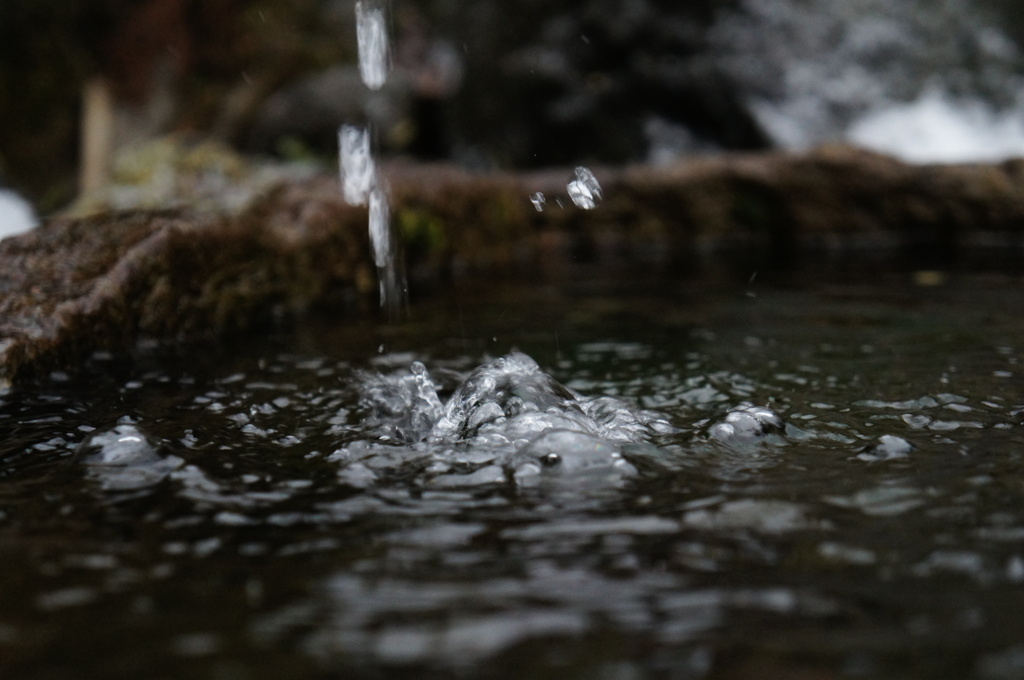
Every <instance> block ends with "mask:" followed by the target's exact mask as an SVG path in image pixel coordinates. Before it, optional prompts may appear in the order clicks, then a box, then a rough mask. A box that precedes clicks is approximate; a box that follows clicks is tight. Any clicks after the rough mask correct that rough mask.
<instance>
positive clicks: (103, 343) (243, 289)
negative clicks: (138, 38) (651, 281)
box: [0, 148, 1024, 382]
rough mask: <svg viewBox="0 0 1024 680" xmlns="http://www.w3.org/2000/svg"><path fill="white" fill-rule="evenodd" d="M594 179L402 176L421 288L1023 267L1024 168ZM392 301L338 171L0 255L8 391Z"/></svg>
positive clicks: (112, 219)
mask: <svg viewBox="0 0 1024 680" xmlns="http://www.w3.org/2000/svg"><path fill="white" fill-rule="evenodd" d="M595 171H596V174H597V177H598V179H599V180H600V182H601V184H602V187H603V191H604V200H603V202H602V203H601V204H600V205H599V206H598V207H597V209H595V210H590V211H585V210H580V209H577V208H575V207H574V206H573V205H572V203H571V201H570V200H569V198H568V197H567V195H566V192H565V185H566V182H567V181H568V180H569V179H570V178H571V171H569V170H553V171H546V172H544V173H534V174H529V175H511V174H488V175H479V174H473V173H470V172H467V171H464V170H460V169H456V168H452V167H446V166H419V165H405V164H397V165H392V166H390V167H389V168H388V169H387V172H386V175H387V178H388V184H389V186H390V191H391V196H392V204H393V208H392V210H393V215H392V217H393V220H394V222H395V224H396V226H397V228H398V230H399V232H400V233H401V234H402V238H403V241H404V244H405V248H406V251H407V256H408V265H409V268H410V271H411V272H412V273H413V276H412V277H411V278H412V280H413V282H414V285H415V282H416V281H427V280H434V279H438V278H442V277H451V276H463V277H467V278H471V277H473V276H474V275H484V276H488V277H491V276H494V275H495V274H496V273H498V272H501V271H511V270H520V271H521V270H522V268H523V267H533V266H536V265H538V264H541V263H545V264H547V265H549V266H554V267H558V266H560V265H559V263H563V264H564V263H565V262H567V261H568V260H569V259H570V258H575V259H580V258H581V257H582V258H591V259H596V260H607V261H613V260H617V261H622V260H629V259H634V260H637V261H641V262H644V263H655V264H657V265H658V266H661V267H664V268H667V269H671V270H672V271H674V272H677V271H678V268H679V266H680V265H688V266H693V269H694V271H699V270H700V268H701V266H707V264H708V263H719V262H723V261H724V262H730V263H733V264H734V265H735V263H736V262H741V263H743V266H747V264H748V260H749V259H750V258H751V257H752V256H751V253H754V259H756V260H757V261H759V262H760V263H761V264H762V265H767V266H775V267H783V268H790V269H799V268H801V267H805V268H811V267H812V266H818V267H821V266H825V267H834V266H836V265H837V263H838V264H839V265H842V266H847V267H850V268H855V269H856V268H861V267H862V266H863V265H864V263H865V262H868V261H871V262H872V263H873V266H879V265H878V263H879V262H880V261H881V262H883V265H882V266H886V267H893V266H897V267H903V268H929V269H949V268H956V267H963V266H976V265H978V262H979V260H978V259H977V258H981V257H982V256H984V255H985V254H986V253H987V254H988V255H993V254H996V255H997V256H998V257H999V258H1000V260H1001V262H1000V266H1011V267H1014V268H1016V269H1019V268H1020V263H1021V261H1022V260H1021V257H1022V255H1021V250H1020V247H1021V244H1022V243H1024V239H1022V235H1024V234H1022V227H1024V163H1022V162H1019V161H1014V162H1007V163H1003V164H998V165H962V166H909V165H905V164H903V163H900V162H898V161H896V160H893V159H891V158H888V157H885V156H880V155H876V154H871V153H866V152H861V151H856V150H853V149H848V148H830V149H822V150H819V151H816V152H814V153H810V154H806V155H797V156H793V155H786V154H758V155H746V156H719V157H711V158H705V159H697V160H693V161H691V162H688V163H683V164H679V165H676V166H672V167H667V168H650V167H636V168H626V169H600V168H597V169H595ZM537 191H541V192H544V193H545V194H546V196H547V198H548V202H547V204H546V208H545V210H544V211H543V212H538V211H536V210H535V209H534V207H533V206H532V205H531V203H530V200H529V196H530V195H531V194H532V193H533V192H537ZM559 202H560V203H561V207H559V205H558V203H559ZM744 258H746V259H744ZM982 265H983V266H987V265H984V263H982ZM735 266H739V265H735ZM375 289H376V285H375V272H374V269H373V265H372V263H371V259H370V252H369V245H368V238H367V235H366V211H365V210H364V209H356V208H351V207H349V206H347V205H345V204H344V202H343V201H342V199H341V196H340V192H339V189H338V183H337V179H336V178H334V177H330V176H321V177H315V178H313V179H310V180H304V181H292V182H287V183H285V184H282V185H280V186H279V187H277V188H276V189H274V190H272V191H270V192H268V193H265V194H262V195H261V196H260V197H259V198H257V199H256V200H254V201H253V202H252V204H250V206H249V207H248V208H247V209H245V210H243V211H242V212H241V213H237V214H234V215H230V216H226V215H222V216H214V215H211V214H205V213H204V214H196V213H192V212H188V211H163V212H136V213H117V214H105V215H99V216H95V217H90V218H86V219H77V220H76V219H59V220H54V221H51V222H49V223H47V224H45V225H43V226H42V227H40V228H39V229H37V230H36V231H34V232H31V233H28V234H25V235H22V236H18V237H13V238H9V239H6V240H4V241H2V242H0V379H2V380H3V381H5V382H12V381H17V380H19V379H22V378H24V377H27V376H30V375H33V374H36V373H38V372H39V371H42V370H48V369H53V368H58V367H60V368H68V367H74V366H75V365H76V363H77V362H79V361H80V360H81V359H82V357H84V356H86V355H87V354H88V353H89V352H91V351H94V350H97V349H118V348H123V347H127V346H130V345H131V344H132V343H134V342H136V341H137V339H138V338H140V337H146V336H149V337H156V338H160V339H171V340H173V339H178V338H195V337H199V336H217V335H219V334H222V333H226V332H231V331H238V330H244V329H251V328H253V327H256V326H259V325H261V324H266V323H268V322H270V321H272V320H274V319H281V318H289V317H293V316H295V315H298V314H301V313H303V312H304V311H305V310H307V309H309V308H311V307H329V308H332V309H339V308H348V309H352V308H353V307H354V306H358V305H367V303H372V301H373V294H372V293H373V291H374V290H375ZM367 306H369V305H367Z"/></svg>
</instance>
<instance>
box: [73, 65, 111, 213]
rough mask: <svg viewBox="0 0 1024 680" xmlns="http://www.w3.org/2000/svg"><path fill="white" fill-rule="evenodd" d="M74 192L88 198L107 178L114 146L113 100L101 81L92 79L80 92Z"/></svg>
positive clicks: (104, 81) (104, 82)
mask: <svg viewBox="0 0 1024 680" xmlns="http://www.w3.org/2000/svg"><path fill="white" fill-rule="evenodd" d="M81 144H82V146H81V161H80V165H79V174H78V191H79V193H80V194H89V193H92V192H95V191H97V190H99V189H101V188H102V187H103V186H104V185H105V184H106V183H107V181H108V179H109V178H110V163H111V156H112V155H113V151H114V149H113V146H114V100H113V96H112V95H111V92H110V85H109V84H108V83H107V81H106V80H105V79H104V78H93V79H91V80H89V81H87V82H86V83H85V87H83V88H82V140H81Z"/></svg>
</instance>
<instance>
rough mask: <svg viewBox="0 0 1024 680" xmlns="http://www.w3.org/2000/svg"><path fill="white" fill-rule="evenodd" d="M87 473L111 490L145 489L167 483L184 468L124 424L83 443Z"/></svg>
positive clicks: (182, 462)
mask: <svg viewBox="0 0 1024 680" xmlns="http://www.w3.org/2000/svg"><path fill="white" fill-rule="evenodd" d="M83 451H85V452H86V454H85V457H84V458H83V460H82V462H83V463H84V464H85V465H86V466H87V471H88V472H87V474H88V476H89V477H91V478H92V479H94V480H96V481H97V482H99V484H100V486H101V487H102V488H103V489H105V490H108V491H131V490H136V489H144V488H146V487H150V486H153V485H154V484H158V483H159V482H161V481H163V480H164V479H165V478H166V477H167V476H168V475H170V474H171V473H172V472H174V471H175V470H177V469H179V468H180V467H181V466H182V465H184V463H185V461H183V460H182V459H181V458H178V457H177V456H172V455H162V454H161V453H160V452H159V451H158V450H157V449H156V447H154V446H153V444H152V443H150V441H149V440H148V439H147V437H146V436H145V435H144V434H142V432H140V431H139V429H138V428H137V427H135V426H134V425H129V424H123V425H118V426H116V427H114V429H112V430H110V431H107V432H103V433H100V434H96V435H93V436H92V437H90V438H89V439H88V440H86V442H85V443H84V444H83Z"/></svg>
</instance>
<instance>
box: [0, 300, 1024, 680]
mask: <svg viewBox="0 0 1024 680" xmlns="http://www.w3.org/2000/svg"><path fill="white" fill-rule="evenodd" d="M1014 293H1015V291H1014V290H1013V288H1012V286H1010V285H1002V286H986V285H985V284H984V282H980V281H970V282H965V283H964V285H951V286H950V287H949V288H947V289H941V290H935V289H928V290H925V289H911V288H907V289H900V288H898V287H884V288H883V287H867V288H852V287H851V288H844V289H829V290H828V291H824V292H821V291H819V292H802V291H794V290H789V291H786V290H775V291H773V290H769V289H765V290H761V291H758V294H757V296H756V297H750V296H747V295H744V294H742V292H740V293H735V292H732V291H729V290H725V291H721V292H717V293H703V292H701V293H698V292H697V291H690V290H688V289H687V288H686V287H685V286H684V285H681V284H680V285H678V286H677V287H676V288H674V289H666V287H665V286H664V285H663V286H661V287H660V288H659V290H656V291H635V290H634V291H630V292H629V294H628V295H626V294H625V293H618V292H616V291H607V290H606V291H601V294H600V295H591V294H588V293H587V292H586V289H585V288H581V289H580V290H579V291H577V292H571V291H570V292H567V291H561V292H555V291H552V290H550V289H547V288H543V287H536V288H516V289H514V290H508V291H502V290H497V291H492V292H491V293H489V294H488V295H487V296H486V297H483V298H481V299H476V298H473V297H471V296H470V295H469V294H467V293H465V292H463V293H460V294H458V295H454V296H452V298H450V299H449V303H450V304H452V306H453V308H452V309H448V308H447V304H449V303H445V302H436V303H426V304H424V305H423V306H422V307H420V308H419V312H418V318H414V319H412V320H410V321H408V322H407V323H406V325H405V326H402V327H390V328H375V327H373V326H372V325H369V324H361V323H350V324H346V325H345V326H344V327H341V326H335V327H324V326H318V325H316V324H311V325H310V326H309V327H307V328H305V329H303V330H301V331H300V332H297V333H295V334H292V335H282V336H274V337H270V338H265V339H261V340H252V341H249V344H248V345H246V346H241V347H232V348H229V349H228V348H225V349H223V350H217V351H210V350H207V351H206V352H203V353H199V354H198V355H196V354H194V355H192V356H191V357H187V358H175V357H174V356H166V355H159V356H157V355H154V354H152V353H145V352H144V353H143V354H142V355H141V356H140V357H139V358H138V359H137V361H136V362H135V364H133V365H132V366H125V365H121V364H119V363H118V362H115V361H113V360H112V359H110V358H109V357H102V356H100V357H97V358H96V359H95V360H94V362H93V363H94V366H93V367H92V368H91V369H90V374H89V376H88V377H87V378H83V379H82V380H79V379H77V378H71V377H69V376H65V375H54V376H53V377H52V379H51V380H49V381H46V382H45V383H42V384H40V385H38V386H37V387H36V388H34V389H31V390H25V391H22V392H16V393H11V394H8V395H6V396H5V397H3V403H2V404H0V428H3V433H4V437H3V444H2V448H0V477H2V479H3V483H2V484H0V536H2V539H3V540H0V553H2V557H3V561H4V564H5V565H7V567H6V568H5V570H4V574H3V578H4V579H5V587H4V588H3V589H2V590H0V650H2V654H0V670H2V671H3V675H4V677H48V678H49V677H96V678H100V677H103V678H107V677H128V676H132V677H152V676H153V675H154V673H155V672H156V669H163V671H164V672H165V673H167V674H168V675H169V676H181V675H184V674H188V675H190V676H195V677H211V678H213V677H216V678H221V677H232V678H257V677H342V676H348V675H351V674H356V675H367V674H379V675H381V676H385V677H387V676H392V675H393V676H394V677H421V676H422V677H433V676H438V677H440V676H444V677H450V674H451V673H452V672H453V671H454V672H458V673H461V674H464V675H466V676H469V677H473V676H487V677H548V676H550V675H551V674H553V673H558V674H560V675H568V676H571V677H647V676H650V675H654V676H661V675H664V676H666V677H693V678H702V677H708V678H712V677H751V676H752V675H758V674H760V673H762V672H777V673H779V674H782V675H788V674H792V673H797V672H803V673H818V674H820V675H821V676H822V677H846V676H850V677H908V676H911V675H913V676H915V677H916V676H922V675H923V676H929V675H935V676H938V675H947V674H948V673H950V672H956V673H957V674H958V675H959V676H962V677H979V678H1003V677H1014V676H1015V675H1016V674H1017V672H1018V671H1019V670H1020V668H1021V666H1022V662H1021V659H1022V658H1024V655H1022V654H1021V653H1020V647H1019V643H1018V640H1019V639H1021V635H1022V634H1024V625H1022V624H1021V623H1020V622H1019V620H1020V619H1019V616H1017V615H1016V611H1017V610H1018V608H1019V606H1020V605H1021V604H1024V590H1022V583H1024V550H1022V549H1021V547H1020V546H1021V540H1024V517H1022V516H1021V511H1020V507H1021V502H1020V501H1021V494H1022V492H1024V490H1022V489H1021V485H1020V483H1019V480H1018V477H1019V469H1020V465H1021V463H1020V452H1021V451H1022V447H1021V443H1022V438H1021V435H1020V421H1021V414H1022V413H1024V399H1022V398H1021V396H1020V392H1019V388H1018V383H1017V379H1018V378H1019V372H1020V368H1019V366H1020V358H1021V351H1020V348H1019V346H1018V344H1017V343H1018V338H1020V337H1022V334H1021V331H1022V330H1024V328H1021V322H1020V320H1019V319H1018V318H1016V317H1014V316H1012V315H1009V314H1007V310H1009V309H1012V307H1011V306H1009V303H1010V302H1011V301H1012V300H1013V299H1014V297H1015V295H1014ZM382 343H383V345H384V346H386V347H387V348H388V350H389V351H385V352H381V353H378V352H377V348H378V346H380V345H381V344H382ZM325 673H326V674H327V675H324V674H325Z"/></svg>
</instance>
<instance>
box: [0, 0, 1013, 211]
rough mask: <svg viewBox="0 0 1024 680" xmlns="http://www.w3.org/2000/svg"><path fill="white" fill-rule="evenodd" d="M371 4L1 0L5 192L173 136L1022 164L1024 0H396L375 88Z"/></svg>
mask: <svg viewBox="0 0 1024 680" xmlns="http://www.w3.org/2000/svg"><path fill="white" fill-rule="evenodd" d="M354 4H355V3H354V0H0V192H3V193H2V194H0V196H2V195H4V194H6V195H7V196H8V197H9V198H10V197H13V196H14V195H15V194H14V193H12V192H17V195H20V196H22V197H24V198H25V199H27V202H28V203H29V204H30V206H29V205H23V206H22V207H23V208H24V209H25V210H33V211H35V213H37V214H42V215H46V214H49V213H51V212H53V211H55V210H59V209H62V208H63V207H65V206H67V205H68V204H69V203H70V202H72V201H73V200H74V199H75V198H76V196H79V195H80V194H81V192H82V191H83V190H85V191H88V190H95V189H97V188H98V187H101V186H102V185H103V184H104V183H105V182H107V181H109V168H110V166H111V164H112V163H113V160H112V158H115V157H116V156H117V154H119V153H121V152H123V151H124V150H126V149H131V148H133V147H137V146H138V145H140V144H145V143H147V142H151V141H152V140H156V139H166V138H168V135H170V136H171V138H172V139H175V140H177V141H176V142H175V143H176V144H177V143H181V144H197V143H199V142H200V141H202V142H203V143H207V142H209V141H210V140H213V141H214V142H216V143H217V144H218V147H217V148H222V149H227V150H230V151H231V153H236V152H237V153H240V154H244V155H245V156H244V157H249V156H257V157H261V158H265V157H274V158H279V159H284V160H290V161H295V160H298V161H304V162H309V163H323V164H324V167H330V165H331V164H333V163H334V160H333V157H334V154H335V152H336V130H337V127H338V125H339V124H340V123H343V122H347V123H367V122H368V123H371V124H372V125H373V128H374V129H375V130H376V134H377V137H378V141H379V144H380V147H381V149H382V150H383V151H384V152H385V153H387V154H391V155H400V156H408V157H411V158H417V159H424V160H447V161H453V162H457V163H460V164H463V165H466V166H468V167H473V168H482V169H486V168H507V169H519V168H531V167H540V166H548V165H569V164H577V163H584V164H590V163H595V164H602V163H603V164H609V163H635V162H644V163H668V162H672V161H674V160H676V159H678V158H681V157H686V156H688V155H692V154H698V153H718V152H723V151H737V150H738V151H749V150H762V149H772V148H782V149H792V150H800V149H805V148H808V147H811V146H814V145H819V144H825V143H855V144H859V145H862V146H866V147H869V148H874V149H877V150H880V151H883V152H887V153H892V154H894V155H897V156H900V157H902V158H905V159H907V160H910V161H922V162H923V161H953V162H956V161H969V160H996V159H999V158H1005V157H1009V156H1014V155H1020V154H1024V87H1022V85H1024V58H1022V41H1024V6H1022V5H1021V4H1020V3H1019V1H1018V2H1015V1H1014V0H971V1H968V0H841V1H840V0H688V2H685V3H683V2H678V1H677V0H516V1H515V2H509V1H508V0H392V2H390V3H389V4H387V5H386V6H387V8H388V16H389V22H390V29H391V49H392V61H393V73H392V77H391V78H390V80H389V82H388V84H387V85H386V86H385V87H384V88H383V89H381V90H380V91H377V92H371V91H369V90H368V89H367V88H365V87H364V86H363V84H362V82H361V81H360V78H359V74H358V69H357V65H356V60H357V55H356V42H355V17H354ZM3 187H6V189H3ZM8 205H10V202H8ZM8 214H11V213H10V209H9V210H8Z"/></svg>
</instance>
